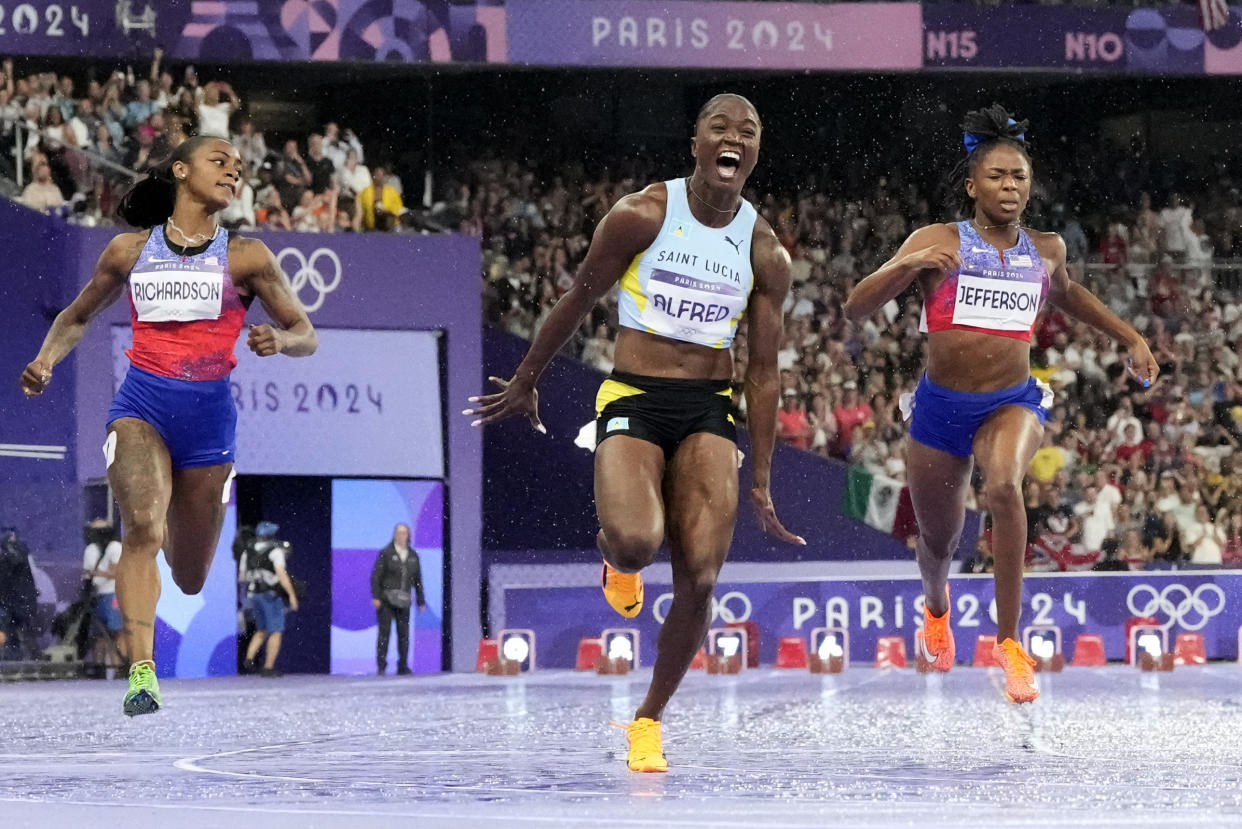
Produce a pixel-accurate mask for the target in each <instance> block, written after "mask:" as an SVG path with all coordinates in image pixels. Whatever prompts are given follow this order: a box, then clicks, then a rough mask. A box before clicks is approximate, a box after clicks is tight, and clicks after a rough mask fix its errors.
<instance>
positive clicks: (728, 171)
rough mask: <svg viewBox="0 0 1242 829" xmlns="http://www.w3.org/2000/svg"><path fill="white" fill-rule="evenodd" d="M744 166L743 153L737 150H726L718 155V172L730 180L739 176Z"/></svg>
mask: <svg viewBox="0 0 1242 829" xmlns="http://www.w3.org/2000/svg"><path fill="white" fill-rule="evenodd" d="M741 167H742V154H741V153H739V152H738V151H737V150H725V151H724V152H722V153H721V154H720V155H718V156H716V174H717V175H719V176H720V177H721V178H722V179H725V180H726V181H728V180H729V179H732V178H734V177H736V176H737V173H738V170H740V169H741Z"/></svg>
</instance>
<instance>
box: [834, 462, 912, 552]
mask: <svg viewBox="0 0 1242 829" xmlns="http://www.w3.org/2000/svg"><path fill="white" fill-rule="evenodd" d="M843 512H844V513H845V514H846V515H847V516H848V517H850V518H855V519H857V520H859V521H864V522H866V523H867V524H869V525H870V526H872V527H875V528H876V529H877V530H880V531H881V532H886V533H889V534H891V535H894V536H896V537H897V538H900V539H901V540H902V541H904V540H906V539H907V538H909V537H910V536H912V535H917V534H918V531H919V528H918V522H916V521H915V520H914V504H913V503H911V501H910V487H908V486H906V485H905V484H903V483H902V482H901V481H898V480H896V479H895V478H890V477H888V476H887V475H876V474H874V473H872V472H869V471H867V468H866V467H864V466H851V467H850V468H849V473H848V476H847V478H846V482H845V505H844V507H843Z"/></svg>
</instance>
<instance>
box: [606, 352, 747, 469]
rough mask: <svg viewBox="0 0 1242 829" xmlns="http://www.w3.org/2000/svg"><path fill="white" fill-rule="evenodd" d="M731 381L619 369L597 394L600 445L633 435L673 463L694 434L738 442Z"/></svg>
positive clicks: (610, 376)
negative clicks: (610, 439)
mask: <svg viewBox="0 0 1242 829" xmlns="http://www.w3.org/2000/svg"><path fill="white" fill-rule="evenodd" d="M731 408H732V399H731V396H730V393H729V381H728V380H680V379H675V378H668V377H644V376H642V375H638V374H628V373H626V372H623V371H614V372H613V373H612V374H611V375H609V377H608V379H607V380H605V381H604V382H603V385H601V386H600V387H599V392H598V394H596V396H595V415H596V420H595V429H596V432H595V443H596V445H597V446H598V445H599V444H600V443H602V442H603V441H605V440H607V439H608V438H610V437H612V436H613V435H629V436H630V437H633V438H639V439H640V440H645V441H648V442H650V443H654V444H655V445H656V446H659V447H660V448H661V449H663V450H664V458H665V460H671V459H672V457H673V455H674V454H675V453H676V452H677V447H678V446H680V445H681V442H682V441H683V440H685V439H686V438H688V437H690V435H693V434H696V433H698V432H707V433H708V434H712V435H720V436H721V437H723V438H728V439H729V440H731V441H733V442H734V443H737V426H736V425H735V424H734V420H733V415H732V414H730V410H731Z"/></svg>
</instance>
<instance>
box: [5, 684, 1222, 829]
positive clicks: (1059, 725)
mask: <svg viewBox="0 0 1242 829" xmlns="http://www.w3.org/2000/svg"><path fill="white" fill-rule="evenodd" d="M649 678H650V671H649V670H644V671H639V672H636V673H634V674H631V675H629V676H627V677H599V676H595V675H594V674H575V673H571V672H567V671H547V672H540V673H536V674H533V675H530V676H527V677H521V678H502V677H485V676H474V675H443V676H436V677H420V678H399V679H398V678H395V677H388V678H378V677H377V678H333V677H310V676H305V677H294V676H290V677H285V678H283V679H277V680H272V679H268V680H264V679H259V678H228V679H209V680H181V681H177V680H168V681H165V682H164V683H163V691H164V700H165V708H164V710H162V711H160V712H159V713H157V714H154V715H151V716H146V717H138V718H135V719H133V720H130V719H127V718H125V717H123V716H122V715H121V713H120V703H121V696H122V694H123V691H124V685H123V683H122V682H119V681H94V682H87V681H83V682H57V683H29V684H21V685H0V825H3V826H4V827H7V829H19V827H21V828H22V829H24V828H25V827H39V829H46V828H47V827H51V829H59V828H60V827H73V829H83V828H84V827H91V829H111V827H141V826H148V825H149V826H155V825H158V826H161V827H168V828H169V829H200V828H201V829H206V827H211V828H212V829H217V827H226V829H242V828H243V827H260V826H261V827H264V829H292V828H294V827H296V829H320V827H325V828H326V829H337V827H367V829H374V827H376V826H380V825H403V826H418V827H437V828H438V827H479V826H487V825H493V824H494V825H498V826H499V825H505V826H507V827H517V828H518V829H523V827H539V826H580V827H593V826H617V827H660V826H673V827H683V826H685V827H690V826H693V827H705V828H706V827H713V828H714V827H747V829H750V827H762V828H763V829H779V828H781V827H825V826H832V827H860V828H862V827H866V829H874V828H875V827H896V826H917V827H920V829H924V827H935V826H945V827H989V829H991V827H1020V826H1041V827H1046V826H1162V827H1164V826H1188V827H1189V826H1193V827H1196V829H1206V828H1207V827H1217V826H1220V827H1223V826H1238V825H1242V669H1239V668H1238V667H1236V666H1234V665H1230V664H1212V665H1208V666H1204V667H1186V668H1179V669H1178V670H1177V671H1175V672H1174V673H1172V674H1142V673H1140V672H1138V671H1136V670H1134V669H1132V668H1128V667H1123V666H1109V667H1105V668H1067V669H1066V670H1065V672H1064V673H1062V674H1045V675H1041V677H1040V679H1039V681H1040V684H1041V688H1042V690H1043V696H1042V697H1041V698H1040V699H1039V701H1037V702H1036V703H1035V704H1033V705H1028V706H1022V707H1018V706H1014V705H1011V704H1009V703H1007V702H1005V701H1004V700H1003V698H1002V697H1001V694H1000V686H1001V675H1000V673H999V671H997V670H996V669H983V668H956V669H955V670H954V671H953V672H952V673H950V674H947V675H930V676H925V675H919V674H917V673H915V672H914V671H913V670H893V669H885V670H873V669H868V668H862V669H851V670H850V671H849V672H848V673H845V674H842V675H839V676H828V677H820V676H813V675H811V674H808V673H805V672H800V671H792V670H789V671H776V670H774V669H769V668H762V669H758V670H753V671H748V672H745V673H743V674H742V675H740V676H737V677H717V676H707V675H703V674H699V673H694V674H691V675H690V676H688V677H687V679H686V682H685V683H684V685H683V686H682V689H681V691H680V692H679V693H678V695H677V696H676V697H675V698H674V700H673V703H672V705H671V706H670V708H669V711H668V713H667V714H666V720H665V751H666V753H667V755H668V757H669V761H670V763H671V765H672V769H671V771H670V773H668V774H666V775H638V774H631V773H629V772H628V771H626V769H625V766H624V748H625V738H624V734H623V733H622V732H621V731H619V730H617V729H615V728H612V727H610V726H609V725H608V721H609V720H619V721H625V720H628V718H629V717H630V716H632V713H633V710H634V707H635V706H636V705H637V703H638V701H639V700H640V699H641V696H642V694H643V692H644V691H645V688H646V683H647V681H648V680H649Z"/></svg>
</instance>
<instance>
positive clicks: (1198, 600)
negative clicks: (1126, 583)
mask: <svg viewBox="0 0 1242 829" xmlns="http://www.w3.org/2000/svg"><path fill="white" fill-rule="evenodd" d="M1144 595H1145V596H1146V597H1147V598H1146V600H1145V603H1143V604H1142V606H1140V605H1139V601H1138V599H1139V597H1140V596H1144ZM1209 595H1212V596H1215V601H1214V602H1209V601H1208V600H1207V598H1206V597H1207V596H1209ZM1126 606H1127V607H1128V608H1130V612H1131V613H1133V614H1134V615H1135V616H1154V615H1155V614H1156V613H1163V614H1165V615H1167V616H1168V617H1169V620H1168V621H1167V622H1165V623H1164V624H1163V625H1161V626H1160V627H1162V628H1169V627H1172V626H1173V625H1180V626H1181V627H1183V628H1185V629H1186V630H1200V629H1201V628H1203V626H1204V625H1206V624H1207V623H1208V620H1209V619H1211V618H1212V617H1213V616H1217V615H1219V614H1220V613H1221V611H1223V610H1224V609H1225V591H1224V590H1221V589H1220V587H1219V586H1218V585H1215V584H1212V583H1210V582H1209V583H1207V584H1201V585H1199V586H1198V587H1196V588H1195V589H1194V592H1191V590H1190V588H1189V587H1187V586H1186V585H1184V584H1170V585H1168V586H1167V587H1165V588H1164V589H1163V590H1159V591H1157V590H1156V588H1154V587H1152V586H1151V585H1150V584H1139V585H1135V586H1134V587H1132V588H1130V593H1129V595H1127V596H1126Z"/></svg>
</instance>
